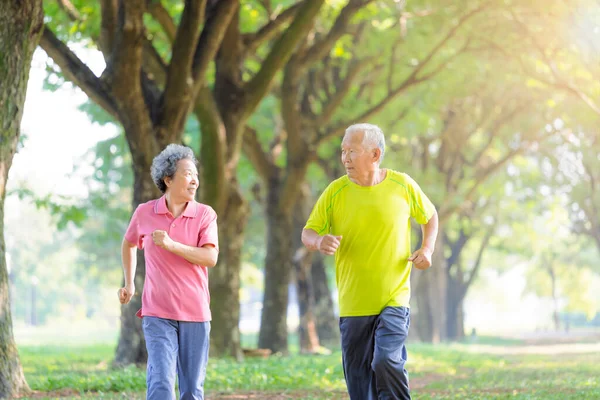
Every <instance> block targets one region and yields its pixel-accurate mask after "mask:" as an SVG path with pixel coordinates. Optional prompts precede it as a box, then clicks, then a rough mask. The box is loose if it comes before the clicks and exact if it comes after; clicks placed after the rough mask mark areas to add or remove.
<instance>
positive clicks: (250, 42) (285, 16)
mask: <svg viewBox="0 0 600 400" xmlns="http://www.w3.org/2000/svg"><path fill="white" fill-rule="evenodd" d="M303 3H304V2H299V3H296V4H294V5H292V6H290V7H288V8H287V9H285V10H284V11H283V12H282V13H280V14H279V15H277V16H276V17H275V18H273V19H271V20H270V21H269V22H268V23H267V24H266V25H264V26H263V27H262V28H260V29H259V30H258V31H257V32H253V33H248V34H245V35H244V37H243V42H244V50H245V52H246V54H250V53H254V52H255V51H256V49H257V48H258V47H259V46H260V45H261V44H262V43H264V42H267V41H269V40H271V39H272V38H273V37H274V36H275V35H276V34H277V32H279V30H280V29H281V27H282V26H283V25H285V24H286V23H288V22H289V21H291V20H292V18H293V17H294V16H295V15H296V14H297V12H298V10H299V9H300V7H301V6H302V5H303Z"/></svg>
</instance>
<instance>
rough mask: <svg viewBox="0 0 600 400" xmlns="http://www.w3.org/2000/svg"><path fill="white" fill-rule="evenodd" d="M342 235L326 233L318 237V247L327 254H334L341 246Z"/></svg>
mask: <svg viewBox="0 0 600 400" xmlns="http://www.w3.org/2000/svg"><path fill="white" fill-rule="evenodd" d="M341 240H342V237H341V236H333V235H325V236H319V237H318V238H317V243H316V246H315V247H316V248H317V249H319V251H320V252H321V253H323V254H325V255H326V256H332V255H333V254H335V252H336V250H337V248H338V247H339V246H340V241H341Z"/></svg>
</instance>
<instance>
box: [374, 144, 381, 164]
mask: <svg viewBox="0 0 600 400" xmlns="http://www.w3.org/2000/svg"><path fill="white" fill-rule="evenodd" d="M380 157H381V149H380V148H379V147H375V148H374V149H373V162H377V161H379V158H380Z"/></svg>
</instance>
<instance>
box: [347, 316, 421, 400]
mask: <svg viewBox="0 0 600 400" xmlns="http://www.w3.org/2000/svg"><path fill="white" fill-rule="evenodd" d="M409 325H410V310H409V309H408V307H386V308H384V309H383V311H382V312H381V314H379V315H371V316H366V317H342V318H340V332H341V336H342V362H343V364H344V377H345V378H346V386H347V387H348V394H349V395H350V399H351V400H375V399H379V400H388V399H389V400H392V399H393V400H405V399H410V398H411V397H410V389H409V387H408V372H406V370H405V369H404V364H405V363H406V359H407V353H406V347H405V345H404V343H405V341H406V337H407V336H408V327H409Z"/></svg>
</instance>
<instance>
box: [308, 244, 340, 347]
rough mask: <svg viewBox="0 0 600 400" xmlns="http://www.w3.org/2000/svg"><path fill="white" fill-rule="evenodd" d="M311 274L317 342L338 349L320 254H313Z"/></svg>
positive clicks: (332, 313)
mask: <svg viewBox="0 0 600 400" xmlns="http://www.w3.org/2000/svg"><path fill="white" fill-rule="evenodd" d="M311 272H312V274H311V278H312V284H313V290H314V294H315V318H316V320H317V334H318V337H319V341H320V343H321V345H322V346H326V347H329V348H338V347H339V346H340V329H339V326H338V318H337V317H336V315H335V310H334V305H333V298H332V295H331V290H330V289H329V279H328V278H327V272H326V270H325V260H324V258H323V256H322V255H321V254H320V253H314V254H313V258H312V269H311Z"/></svg>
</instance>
